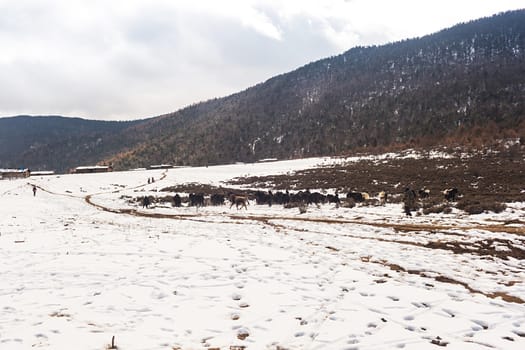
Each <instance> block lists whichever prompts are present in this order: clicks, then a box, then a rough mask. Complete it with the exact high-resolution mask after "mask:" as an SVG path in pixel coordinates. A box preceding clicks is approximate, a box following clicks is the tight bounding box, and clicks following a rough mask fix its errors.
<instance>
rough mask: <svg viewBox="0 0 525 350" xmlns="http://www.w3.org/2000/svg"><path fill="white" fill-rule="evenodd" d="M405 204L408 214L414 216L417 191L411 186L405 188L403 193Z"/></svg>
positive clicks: (406, 213)
mask: <svg viewBox="0 0 525 350" xmlns="http://www.w3.org/2000/svg"><path fill="white" fill-rule="evenodd" d="M403 204H404V210H405V215H406V216H412V213H411V211H412V209H414V208H415V206H416V192H415V191H414V190H413V189H411V188H410V187H407V188H405V193H404V195H403Z"/></svg>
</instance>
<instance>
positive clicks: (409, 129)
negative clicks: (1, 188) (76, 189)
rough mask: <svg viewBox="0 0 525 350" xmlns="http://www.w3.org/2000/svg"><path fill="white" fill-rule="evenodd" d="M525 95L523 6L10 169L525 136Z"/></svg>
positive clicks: (309, 69) (231, 158) (78, 140)
mask: <svg viewBox="0 0 525 350" xmlns="http://www.w3.org/2000/svg"><path fill="white" fill-rule="evenodd" d="M524 96H525V10H518V11H511V12H506V13H501V14H498V15H495V16H492V17H489V18H482V19H479V20H475V21H471V22H468V23H462V24H458V25H456V26H454V27H451V28H448V29H445V30H442V31H440V32H437V33H435V34H432V35H428V36H424V37H421V38H415V39H410V40H404V41H401V42H396V43H391V44H387V45H382V46H371V47H356V48H352V49H350V50H348V51H347V52H344V53H343V54H341V55H338V56H334V57H329V58H326V59H323V60H320V61H317V62H312V63H310V64H307V65H305V66H303V67H300V68H298V69H296V70H294V71H292V72H290V73H286V74H282V75H279V76H276V77H273V78H271V79H269V80H267V81H266V82H263V83H261V84H258V85H256V86H253V87H251V88H248V89H246V90H244V91H241V92H239V93H236V94H233V95H230V96H227V97H224V98H218V99H212V100H209V101H206V102H202V103H198V104H194V105H191V106H189V107H187V108H184V109H181V110H179V111H176V112H173V113H169V114H166V115H162V116H159V117H156V118H151V119H148V120H144V121H139V122H136V123H130V124H122V125H120V126H121V128H118V127H117V126H115V129H114V130H111V131H109V130H107V131H105V132H102V131H101V132H99V133H98V134H97V132H94V133H87V134H86V135H85V136H83V137H77V136H71V135H69V136H67V137H66V135H63V136H64V137H66V139H65V140H62V141H61V140H55V141H53V142H49V143H43V144H41V143H36V146H35V143H34V142H30V140H28V142H30V144H31V145H33V147H30V148H29V149H27V148H26V149H25V151H24V152H23V153H22V155H21V156H20V157H18V158H11V162H14V161H15V160H18V162H19V163H20V162H22V163H23V164H27V165H28V166H33V167H34V165H33V164H46V165H47V167H48V168H50V167H54V166H55V165H54V164H58V163H60V164H61V168H65V167H66V164H67V167H72V166H75V165H81V164H85V163H90V162H95V161H96V160H98V161H101V162H106V163H110V162H111V163H113V165H114V167H115V168H116V169H127V168H133V167H140V166H147V165H150V164H158V163H172V164H178V165H204V164H215V163H229V162H235V161H244V162H252V161H256V160H258V159H263V158H279V159H287V158H296V157H305V156H319V155H340V154H348V153H351V152H354V151H356V150H364V149H366V150H370V149H378V148H383V149H387V148H392V147H407V146H411V147H412V146H432V145H442V144H458V145H465V144H469V145H475V146H477V145H481V144H491V143H493V142H494V141H495V140H498V139H502V138H519V137H521V140H525V98H524ZM1 121H2V119H0V122H1ZM107 127H109V125H107ZM1 129H2V125H1V124H0V130H1ZM95 134H96V136H95ZM2 138H3V136H2V135H0V140H1V139H2ZM57 141H59V142H57ZM2 146H3V145H0V147H2ZM9 147H10V146H8V148H9ZM1 149H3V147H2V148H1ZM5 153H6V152H4V154H5ZM4 157H5V155H3V154H0V161H1V162H0V166H3V165H2V164H3V163H5V161H4ZM12 157H13V156H12ZM48 157H51V158H49V159H48ZM53 157H54V158H53ZM58 160H60V162H58ZM12 164H13V163H12Z"/></svg>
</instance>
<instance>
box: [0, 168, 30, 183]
mask: <svg viewBox="0 0 525 350" xmlns="http://www.w3.org/2000/svg"><path fill="white" fill-rule="evenodd" d="M29 175H31V171H30V170H29V169H0V179H4V180H5V179H20V178H24V177H29Z"/></svg>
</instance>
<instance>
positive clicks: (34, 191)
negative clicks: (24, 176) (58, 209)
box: [33, 185, 36, 197]
mask: <svg viewBox="0 0 525 350" xmlns="http://www.w3.org/2000/svg"><path fill="white" fill-rule="evenodd" d="M34 196H36V186H35V185H33V197H34Z"/></svg>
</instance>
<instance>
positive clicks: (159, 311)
mask: <svg viewBox="0 0 525 350" xmlns="http://www.w3.org/2000/svg"><path fill="white" fill-rule="evenodd" d="M345 161H348V160H346V159H344V158H310V159H302V160H294V161H276V162H265V163H256V164H234V165H223V166H210V167H202V168H174V169H164V170H161V169H157V170H136V171H130V172H113V173H97V174H69V175H54V176H45V177H44V176H41V177H31V178H29V179H27V178H26V179H17V180H11V181H7V180H3V181H0V198H1V200H2V203H4V204H3V205H2V206H1V207H0V215H1V216H0V218H1V219H0V260H1V261H2V264H1V265H0V276H1V278H2V283H1V284H0V349H33V348H37V349H106V348H108V347H109V346H110V344H111V338H112V337H113V336H115V345H116V346H117V347H118V349H177V348H180V349H206V348H211V349H213V348H220V349H230V347H231V348H232V349H233V348H234V347H235V346H238V348H242V346H245V347H246V349H278V348H280V349H396V348H402V349H436V346H438V345H446V348H447V349H462V350H464V349H480V348H495V349H523V348H524V346H525V337H524V336H525V304H523V303H520V302H519V300H520V299H521V300H523V299H525V286H524V281H525V272H524V270H525V261H523V260H518V259H515V258H512V257H509V258H508V259H503V258H498V257H497V256H490V257H487V256H482V255H479V254H475V253H466V252H465V253H454V252H453V251H452V250H445V249H429V248H428V247H425V244H427V243H429V242H441V243H450V244H461V245H463V246H464V247H467V248H473V247H476V244H480V242H489V241H490V240H492V239H497V241H495V250H497V251H498V252H501V253H506V252H508V251H509V250H510V249H509V245H511V246H512V247H516V248H519V249H522V250H523V249H525V241H524V238H523V235H522V234H517V233H512V232H511V231H509V228H512V227H514V228H517V229H520V228H521V229H522V228H523V225H522V224H520V222H521V223H522V222H523V221H520V220H523V217H524V214H525V205H524V203H509V204H508V208H507V210H506V211H504V212H503V213H500V214H480V215H473V216H468V215H466V214H464V213H462V212H460V211H453V212H452V213H450V214H432V215H425V216H414V217H411V218H406V217H404V216H402V215H401V214H402V210H401V207H400V205H399V204H387V205H386V206H358V207H356V208H342V207H341V208H335V207H334V206H333V205H323V206H321V207H319V208H317V207H310V208H308V211H307V213H305V214H299V211H298V210H297V209H283V208H282V207H279V206H272V207H267V206H256V205H255V204H254V203H253V202H252V203H251V204H250V205H249V206H248V210H242V211H240V210H239V211H237V210H235V208H233V209H229V206H223V207H204V208H200V209H198V210H196V209H195V208H188V207H182V208H171V207H160V206H159V207H154V208H151V209H142V208H141V207H140V208H139V207H138V206H133V205H131V204H129V203H128V202H126V200H125V199H124V198H123V196H132V197H139V196H143V195H145V194H151V195H159V196H164V195H166V193H164V192H162V193H158V190H159V189H161V188H164V187H169V186H173V185H175V184H182V183H189V182H198V183H205V184H210V185H214V186H221V185H223V186H224V184H225V181H227V180H229V179H233V178H236V177H240V176H254V175H259V176H260V175H270V174H286V173H289V172H293V171H295V170H299V169H306V168H312V167H317V166H322V165H332V164H335V163H339V162H345ZM151 177H153V178H154V179H155V182H154V183H151V184H147V180H148V179H150V178H151ZM30 184H35V185H37V186H38V188H39V189H38V191H37V193H36V196H33V193H32V191H31V186H30ZM88 195H90V196H91V197H90V200H91V202H92V203H94V204H96V205H97V206H99V207H95V206H93V205H90V204H89V203H88V202H86V200H85V197H86V196H88ZM102 207H103V208H110V209H118V210H122V209H134V210H135V211H136V212H138V213H142V214H146V215H147V214H153V213H155V214H163V215H158V216H157V217H152V216H140V215H129V214H126V212H121V213H115V212H109V211H105V210H101V208H102ZM162 216H164V217H162ZM511 222H513V223H514V224H508V225H505V223H511ZM404 225H412V226H414V227H420V229H418V230H408V229H405V228H403V227H404ZM418 225H419V226H418ZM495 225H500V226H501V227H502V230H501V231H498V230H494V229H493V227H494V226H495ZM490 227H492V228H490ZM498 227H499V226H498ZM473 249H474V248H473ZM451 281H453V282H452V283H451ZM504 295H505V296H508V297H514V298H517V299H516V300H518V301H516V300H514V301H513V300H512V299H509V298H506V300H505V299H503V298H502V296H504Z"/></svg>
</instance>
